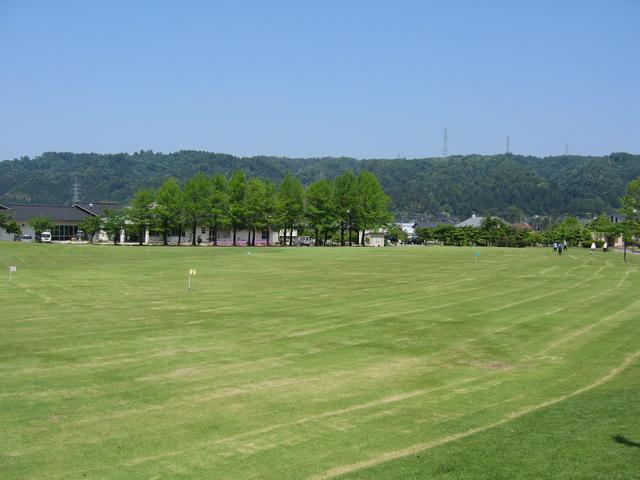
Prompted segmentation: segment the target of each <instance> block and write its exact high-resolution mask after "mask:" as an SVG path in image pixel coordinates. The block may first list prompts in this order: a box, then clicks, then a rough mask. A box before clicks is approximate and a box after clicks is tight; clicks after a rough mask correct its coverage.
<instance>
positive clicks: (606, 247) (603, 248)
mask: <svg viewBox="0 0 640 480" xmlns="http://www.w3.org/2000/svg"><path fill="white" fill-rule="evenodd" d="M608 251H609V244H608V243H607V241H606V240H605V241H604V245H602V252H603V253H607V252H608Z"/></svg>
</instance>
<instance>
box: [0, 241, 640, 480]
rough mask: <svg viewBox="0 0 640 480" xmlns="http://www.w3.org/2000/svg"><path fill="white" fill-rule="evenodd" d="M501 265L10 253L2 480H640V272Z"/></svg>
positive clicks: (8, 249)
mask: <svg viewBox="0 0 640 480" xmlns="http://www.w3.org/2000/svg"><path fill="white" fill-rule="evenodd" d="M480 252H481V255H480V257H479V258H477V259H476V257H474V250H473V249H468V248H443V247H427V248H378V249H373V248H368V249H362V248H351V249H350V248H253V249H248V248H208V247H196V248H192V247H184V248H163V247H111V246H93V247H92V246H73V245H37V244H32V245H29V244H24V245H21V244H13V243H2V244H0V266H1V267H2V269H3V270H4V272H5V274H7V276H6V277H5V278H4V279H3V283H2V288H1V289H0V306H1V307H0V308H1V315H0V328H1V331H2V336H1V338H0V388H1V390H0V432H2V434H1V435H0V471H1V472H2V475H1V476H2V478H7V479H17V478H47V479H58V478H59V479H63V478H64V479H67V478H85V477H86V478H134V479H135V478H273V479H281V478H296V479H298V478H313V479H320V478H335V477H341V478H389V479H391V478H425V476H428V477H429V478H431V477H433V478H479V477H480V478H563V477H564V478H576V476H578V477H580V478H633V477H634V476H637V475H638V472H639V471H640V470H639V468H638V467H639V465H640V462H639V461H638V455H639V451H640V448H638V442H640V420H639V417H640V416H639V415H638V411H640V408H639V407H640V403H639V395H638V394H639V393H640V388H639V387H640V380H639V379H640V367H639V365H640V342H639V341H638V340H639V339H640V322H639V321H638V319H639V318H640V297H639V296H638V287H639V286H640V281H639V275H640V273H639V268H638V266H639V265H640V258H636V257H634V258H632V259H631V261H630V262H629V263H627V264H624V263H623V261H622V256H621V255H619V254H617V253H615V252H610V253H608V254H606V255H605V254H602V253H600V252H598V253H597V254H595V255H591V254H590V253H589V252H588V251H586V250H582V249H570V250H569V251H568V252H566V253H565V254H563V255H562V256H561V257H558V256H554V255H552V254H551V252H550V249H490V248H485V249H481V250H480ZM9 265H16V266H17V272H16V273H15V274H14V277H13V283H12V284H11V285H8V272H7V267H8V266H9ZM189 268H195V269H197V275H196V276H195V277H194V278H193V288H192V290H191V291H188V290H187V273H188V270H189Z"/></svg>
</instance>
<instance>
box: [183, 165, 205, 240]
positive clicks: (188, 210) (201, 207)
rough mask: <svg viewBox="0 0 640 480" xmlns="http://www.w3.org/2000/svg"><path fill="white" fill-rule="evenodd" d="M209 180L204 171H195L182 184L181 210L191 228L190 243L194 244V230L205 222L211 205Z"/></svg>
mask: <svg viewBox="0 0 640 480" xmlns="http://www.w3.org/2000/svg"><path fill="white" fill-rule="evenodd" d="M211 194H212V192H211V181H210V180H209V177H207V176H206V175H205V174H204V173H196V174H195V175H194V176H193V177H191V178H190V179H189V180H187V183H186V184H185V186H184V195H183V199H184V200H183V202H184V203H183V211H184V216H185V220H186V222H187V225H189V227H190V228H191V245H196V243H197V239H196V238H197V237H196V234H197V232H196V230H197V228H198V226H199V225H204V224H205V223H206V220H207V217H208V215H209V208H210V205H211Z"/></svg>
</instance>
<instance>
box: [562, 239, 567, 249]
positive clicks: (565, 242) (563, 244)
mask: <svg viewBox="0 0 640 480" xmlns="http://www.w3.org/2000/svg"><path fill="white" fill-rule="evenodd" d="M567 246H568V245H567V241H566V240H564V241H563V242H562V249H563V250H566V249H567Z"/></svg>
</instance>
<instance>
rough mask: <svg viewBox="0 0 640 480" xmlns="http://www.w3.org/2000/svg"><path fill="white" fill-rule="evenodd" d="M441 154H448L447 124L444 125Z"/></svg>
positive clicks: (445, 155)
mask: <svg viewBox="0 0 640 480" xmlns="http://www.w3.org/2000/svg"><path fill="white" fill-rule="evenodd" d="M442 156H443V157H448V156H449V135H448V134H447V126H446V125H445V126H444V139H443V145H442Z"/></svg>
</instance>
